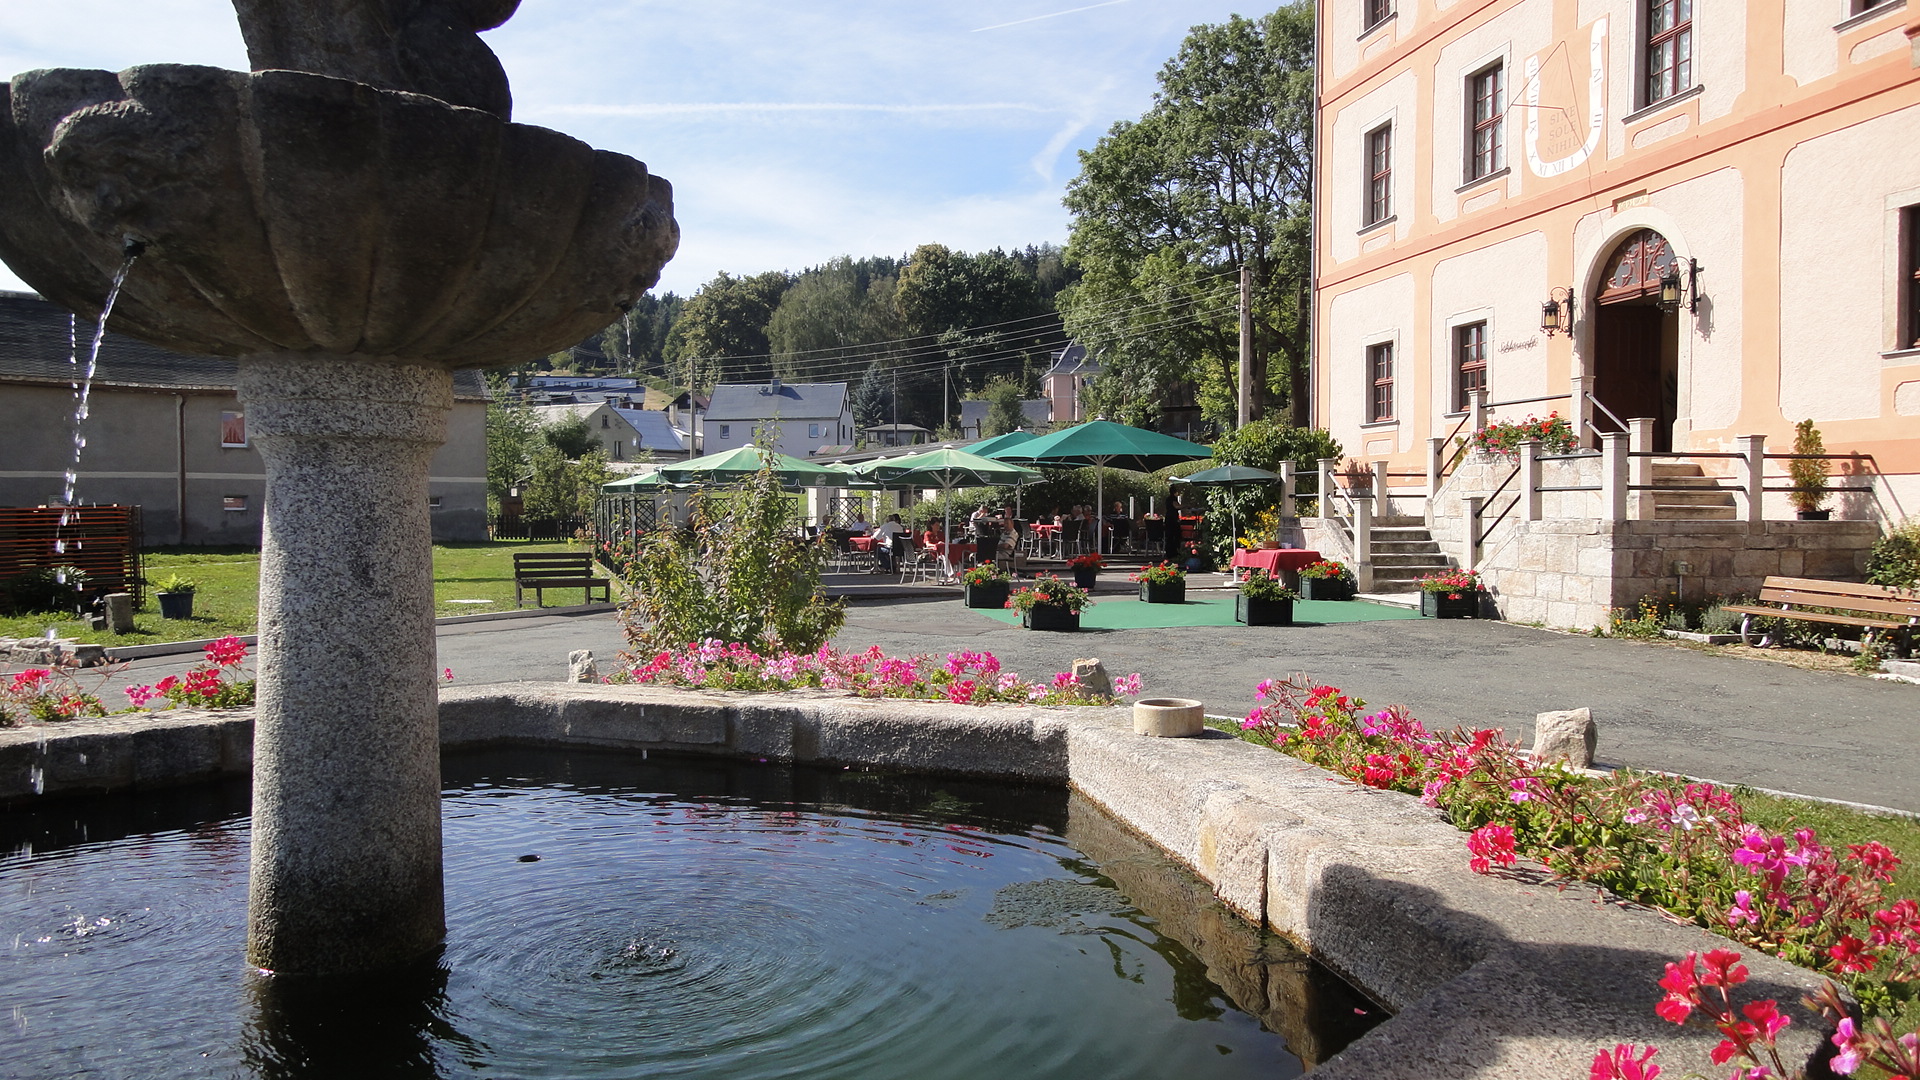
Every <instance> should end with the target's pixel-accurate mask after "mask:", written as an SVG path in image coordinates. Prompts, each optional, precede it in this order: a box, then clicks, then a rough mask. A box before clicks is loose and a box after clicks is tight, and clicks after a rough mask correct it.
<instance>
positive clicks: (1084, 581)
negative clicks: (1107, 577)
mask: <svg viewBox="0 0 1920 1080" xmlns="http://www.w3.org/2000/svg"><path fill="white" fill-rule="evenodd" d="M1098 580H1100V571H1099V570H1097V569H1094V570H1082V569H1080V568H1079V567H1077V566H1076V567H1074V568H1073V584H1074V586H1075V587H1076V588H1081V589H1091V588H1093V583H1094V582H1096V581H1098Z"/></svg>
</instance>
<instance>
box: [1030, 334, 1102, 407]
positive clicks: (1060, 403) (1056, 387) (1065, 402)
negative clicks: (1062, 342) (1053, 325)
mask: <svg viewBox="0 0 1920 1080" xmlns="http://www.w3.org/2000/svg"><path fill="white" fill-rule="evenodd" d="M1098 374H1100V365H1099V364H1098V363H1095V362H1094V361H1093V360H1091V359H1089V358H1088V357H1087V347H1086V346H1085V345H1082V344H1080V343H1079V342H1077V341H1076V342H1073V343H1071V344H1069V345H1068V346H1067V347H1066V348H1064V349H1061V350H1060V351H1059V352H1057V353H1054V354H1053V366H1052V367H1050V368H1048V369H1047V373H1046V374H1045V375H1043V376H1041V378H1040V392H1041V393H1043V394H1045V395H1047V400H1048V401H1050V402H1052V403H1053V410H1052V420H1053V421H1054V422H1056V423H1059V422H1066V423H1072V424H1077V423H1079V422H1080V421H1082V420H1085V419H1086V418H1087V417H1086V413H1085V410H1084V409H1082V408H1081V407H1080V390H1081V388H1082V387H1084V386H1086V385H1087V382H1088V380H1090V379H1092V378H1093V377H1094V376H1096V375H1098Z"/></svg>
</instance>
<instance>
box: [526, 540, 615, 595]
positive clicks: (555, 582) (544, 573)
mask: <svg viewBox="0 0 1920 1080" xmlns="http://www.w3.org/2000/svg"><path fill="white" fill-rule="evenodd" d="M527 589H532V590H533V603H534V606H536V607H545V606H546V596H545V593H544V590H546V589H579V590H581V601H580V602H581V603H583V604H591V603H593V590H595V589H599V590H600V598H601V599H602V600H606V601H609V602H611V601H612V599H613V585H612V583H611V582H609V581H608V580H607V579H606V578H603V577H594V576H593V556H592V555H590V554H588V553H586V552H584V551H583V552H578V553H575V552H569V551H554V552H538V553H531V554H516V555H514V557H513V606H514V607H523V606H525V604H526V600H525V596H526V592H525V590H527Z"/></svg>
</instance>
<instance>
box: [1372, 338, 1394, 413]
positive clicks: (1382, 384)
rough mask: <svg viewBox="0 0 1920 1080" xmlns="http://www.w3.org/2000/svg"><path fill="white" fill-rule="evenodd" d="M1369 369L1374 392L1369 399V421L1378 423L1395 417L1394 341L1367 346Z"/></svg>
mask: <svg viewBox="0 0 1920 1080" xmlns="http://www.w3.org/2000/svg"><path fill="white" fill-rule="evenodd" d="M1367 370H1368V371H1369V372H1370V373H1371V374H1372V376H1373V384H1372V386H1371V387H1370V388H1369V389H1370V390H1371V391H1372V392H1371V394H1370V395H1369V397H1368V399H1367V422H1368V423H1370V424H1377V423H1381V422H1383V421H1387V420H1392V419H1393V342H1391V341H1383V342H1381V343H1379V344H1378V345H1369V346H1367Z"/></svg>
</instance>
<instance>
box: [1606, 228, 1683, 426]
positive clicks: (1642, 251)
mask: <svg viewBox="0 0 1920 1080" xmlns="http://www.w3.org/2000/svg"><path fill="white" fill-rule="evenodd" d="M1677 268H1678V261H1677V260H1676V259H1675V258H1674V255H1673V247H1672V245H1670V244H1668V243H1667V238H1666V237H1664V236H1661V235H1660V234H1659V233H1657V232H1654V231H1653V230H1652V229H1641V230H1640V231H1639V232H1636V233H1633V234H1632V235H1630V236H1628V237H1627V238H1626V239H1624V240H1622V241H1621V242H1620V245H1619V246H1618V247H1616V248H1614V249H1613V254H1612V255H1610V256H1608V258H1607V261H1606V264H1605V271H1606V272H1605V275H1604V276H1603V277H1602V278H1601V279H1600V291H1599V294H1598V295H1597V296H1595V297H1594V302H1595V304H1596V309H1595V312H1594V320H1593V396H1594V399H1595V400H1597V401H1599V402H1600V403H1601V404H1602V405H1605V406H1606V407H1607V409H1608V410H1609V411H1611V412H1612V413H1613V415H1614V416H1617V417H1619V418H1620V419H1621V420H1632V419H1635V418H1637V417H1643V416H1645V417H1652V418H1653V420H1654V425H1653V449H1655V450H1657V451H1663V452H1664V451H1670V450H1672V449H1673V424H1674V421H1675V420H1676V419H1678V417H1679V415H1680V319H1679V315H1678V313H1677V312H1672V311H1666V310H1664V309H1662V308H1661V306H1660V279H1661V278H1664V277H1666V276H1667V275H1668V274H1672V273H1676V272H1677ZM1594 423H1595V425H1596V426H1598V427H1600V428H1601V429H1602V430H1606V429H1609V428H1611V427H1612V421H1610V420H1609V419H1608V418H1607V416H1606V414H1605V413H1601V412H1599V411H1598V410H1596V411H1595V416H1594Z"/></svg>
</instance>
